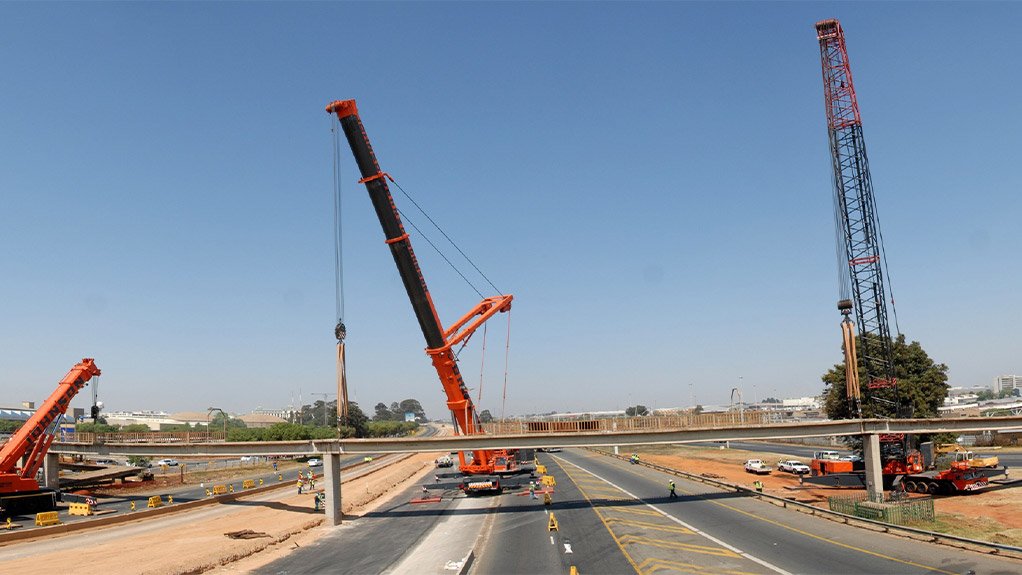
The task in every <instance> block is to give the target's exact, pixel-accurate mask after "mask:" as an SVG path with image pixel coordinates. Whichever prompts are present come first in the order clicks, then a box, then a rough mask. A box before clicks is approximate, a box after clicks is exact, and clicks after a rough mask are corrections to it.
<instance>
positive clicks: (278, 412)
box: [252, 407, 300, 421]
mask: <svg viewBox="0 0 1022 575" xmlns="http://www.w3.org/2000/svg"><path fill="white" fill-rule="evenodd" d="M252 415H272V416H274V417H279V418H280V419H283V420H284V421H295V420H297V419H298V415H300V413H299V411H298V410H297V409H295V408H294V407H285V408H283V409H264V408H262V407H260V408H257V409H254V410H252Z"/></svg>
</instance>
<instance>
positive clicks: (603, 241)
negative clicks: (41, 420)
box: [0, 2, 1022, 417]
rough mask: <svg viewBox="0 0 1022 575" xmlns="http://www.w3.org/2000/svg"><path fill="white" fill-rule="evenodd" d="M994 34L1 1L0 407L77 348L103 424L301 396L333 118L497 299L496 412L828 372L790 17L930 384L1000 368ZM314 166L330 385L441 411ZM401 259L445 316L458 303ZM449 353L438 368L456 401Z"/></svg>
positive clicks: (1000, 146)
mask: <svg viewBox="0 0 1022 575" xmlns="http://www.w3.org/2000/svg"><path fill="white" fill-rule="evenodd" d="M1020 16H1022V5H1019V4H1015V3H991V4H977V3H969V4H954V3H937V4H935V3H899V4H881V3H856V4H840V3H827V4H812V3H801V2H800V3H791V4H768V3H756V4H751V3H749V4H744V3H650V4H641V3H627V4H614V3H592V4H588V3H566V4H553V3H451V4H442V3H408V4H382V3H351V4H349V3H315V4H295V3H248V4H246V3H216V4H208V3H166V4H161V3H130V4H125V3H122V4H102V3H70V4H58V3H3V4H0V38H2V46H0V64H2V74H3V89H2V90H0V132H2V137H0V158H2V169H0V189H2V193H3V196H2V197H3V208H4V209H3V214H4V225H3V233H2V237H3V250H2V253H3V256H2V258H3V260H2V261H3V269H4V281H3V282H2V283H0V302H2V303H0V326H2V329H0V360H2V365H3V369H2V370H0V389H2V392H0V404H5V405H10V404H15V403H17V402H20V401H21V400H36V401H41V400H42V399H43V398H44V397H45V396H46V395H48V394H49V393H50V391H51V389H52V386H53V383H54V382H56V381H57V380H58V379H59V378H60V377H61V376H62V375H63V374H64V373H65V372H66V371H67V369H69V368H70V367H71V365H72V364H73V363H74V362H75V361H77V360H78V359H80V358H81V357H83V356H89V357H95V358H96V361H97V364H98V365H99V366H100V367H101V368H102V369H103V370H104V373H105V375H104V376H103V379H102V391H101V395H102V398H103V399H104V400H105V401H106V403H107V406H108V408H110V409H163V410H168V411H180V410H205V408H206V407H208V406H218V407H222V408H223V409H226V410H229V411H232V412H245V411H248V410H250V409H254V408H256V407H258V406H262V407H281V406H286V405H287V404H288V402H289V397H290V396H291V394H292V393H294V394H297V392H298V390H299V389H301V390H302V392H303V394H304V400H305V402H306V403H308V402H310V401H311V400H313V399H315V398H314V397H313V396H311V395H310V394H311V393H314V392H330V391H333V389H334V377H335V376H334V339H333V333H332V332H333V324H334V320H335V317H334V315H335V314H334V281H333V242H332V235H333V219H332V200H331V172H332V151H331V138H330V122H329V118H328V116H327V115H326V113H325V112H324V111H323V106H324V105H325V104H326V103H327V102H329V101H330V100H334V99H346V98H356V99H357V100H358V102H359V108H360V111H361V114H362V118H363V121H364V123H365V126H366V129H367V131H368V133H369V136H370V139H371V141H372V142H373V145H374V147H375V149H376V152H377V154H378V155H379V159H380V163H381V165H382V166H383V168H384V169H385V170H387V171H388V172H390V173H391V174H392V175H394V176H395V177H396V178H397V179H398V181H399V182H400V183H401V184H402V186H404V188H405V189H406V190H408V191H409V192H410V193H412V194H413V195H414V197H415V198H416V199H417V200H418V201H419V202H420V203H421V204H423V205H424V206H425V207H426V208H427V210H429V212H430V213H431V215H433V217H434V218H435V219H437V220H438V221H439V222H440V223H441V225H443V227H444V228H445V230H447V231H448V233H449V234H451V235H452V236H453V237H454V238H455V239H456V240H457V241H458V242H459V244H460V245H461V246H462V247H463V249H465V250H466V251H467V252H468V253H469V254H470V255H471V256H472V257H473V259H474V260H475V261H476V262H477V263H478V264H479V265H480V267H482V269H483V270H484V271H485V272H486V273H487V275H488V276H489V277H490V278H491V279H492V280H493V281H494V283H496V284H497V286H498V287H500V288H501V289H502V290H505V291H507V292H510V293H513V294H515V297H516V300H515V307H514V311H513V314H512V329H511V354H510V363H509V379H508V388H507V402H506V407H505V409H506V413H508V414H516V413H529V412H539V411H547V410H559V411H575V410H582V409H620V408H623V407H625V406H626V405H628V404H634V403H642V404H645V405H651V406H657V407H661V406H683V405H688V404H689V403H690V401H691V398H692V396H693V395H694V396H695V400H696V401H697V402H698V403H703V404H713V403H726V402H727V399H728V397H729V392H730V390H731V388H732V387H735V386H738V385H739V384H741V386H742V387H743V388H744V391H745V396H746V397H747V398H749V399H752V398H753V397H756V398H759V399H762V398H764V397H766V396H769V395H774V396H800V395H809V394H816V393H818V392H819V391H820V390H821V383H820V375H821V374H822V373H823V372H824V371H826V370H827V369H828V368H829V367H830V366H832V365H833V364H834V363H837V362H839V361H840V359H841V358H840V333H839V329H838V324H839V321H840V316H839V314H838V312H837V310H836V307H835V302H836V300H837V294H838V289H837V274H836V271H835V258H834V245H833V244H834V232H833V222H832V216H831V202H832V200H831V188H830V185H831V184H830V181H831V180H830V179H831V176H830V172H829V169H830V168H829V159H828V150H827V142H826V128H825V120H824V110H823V102H822V99H823V96H822V85H821V78H820V63H819V49H818V44H817V41H816V36H815V30H814V28H813V24H814V23H815V22H816V21H817V20H821V19H825V18H831V17H836V18H839V19H840V20H841V22H842V24H843V26H844V28H845V31H846V34H847V37H848V44H849V52H850V59H851V63H852V67H853V74H854V79H855V82H856V88H857V91H858V94H859V103H860V106H861V110H862V116H863V122H864V129H865V135H866V141H867V146H868V151H869V155H870V160H871V167H872V170H873V171H872V175H873V181H874V186H875V190H876V194H877V202H878V207H879V213H880V219H881V224H882V228H883V233H884V237H885V240H886V246H887V254H888V258H889V265H890V269H891V274H892V280H893V286H894V290H895V296H896V297H897V301H898V319H899V322H900V326H901V329H902V331H903V332H904V333H905V334H906V335H907V337H908V338H909V339H910V340H918V341H920V342H922V344H923V346H924V347H925V348H926V349H927V351H928V352H929V353H930V354H931V356H932V357H933V358H934V359H936V360H937V361H939V362H944V363H947V364H948V365H949V366H950V375H951V383H952V384H953V385H974V384H988V383H989V382H990V381H991V379H992V378H993V377H994V376H996V375H998V374H1002V373H1018V372H1019V371H1022V365H1020V364H1019V346H1018V339H1017V338H1018V335H1017V332H1018V325H1019V324H1020V319H1022V318H1020V313H1019V311H1018V310H1019V308H1018V305H1017V296H1016V294H1017V291H1018V286H1019V285H1020V280H1022V278H1020V268H1019V266H1018V253H1019V244H1020V237H1022V235H1020V234H1019V231H1018V230H1019V214H1020V213H1022V209H1020V208H1022V206H1020V199H1019V189H1020V187H1022V177H1020V175H1019V171H1018V169H1017V165H1018V158H1017V157H1018V150H1019V149H1022V136H1020V134H1022V131H1020V130H1019V118H1020V117H1022V104H1020V98H1019V96H1018V87H1019V64H1018V60H1017V55H1018V54H1020V53H1022V39H1020V37H1019V35H1018V34H1015V33H1012V28H1011V26H1010V25H1009V24H1008V23H1011V22H1015V21H1018V20H1019V18H1020ZM342 152H343V153H342V155H341V158H342V160H343V163H342V165H341V167H342V170H343V174H342V179H343V184H344V188H343V194H344V216H343V237H344V247H345V255H344V258H345V284H346V285H345V299H346V319H347V325H348V331H349V339H348V361H349V372H348V373H349V378H350V380H351V386H352V390H353V393H352V395H353V397H354V398H355V399H356V400H357V401H358V402H359V403H360V404H361V405H362V406H363V408H364V409H366V410H367V411H369V412H371V411H372V406H373V405H374V404H375V403H377V402H379V401H384V402H386V403H390V402H392V401H399V400H402V399H405V398H408V397H413V398H417V399H419V400H420V401H422V403H423V405H424V406H425V408H426V411H427V413H428V414H429V415H430V416H433V417H444V413H445V412H444V411H443V408H442V406H443V396H442V393H441V390H440V385H439V382H438V381H437V379H436V376H435V374H434V372H433V369H432V366H431V365H430V363H429V361H428V359H427V358H426V357H425V355H424V353H423V347H424V342H423V339H422V336H421V334H420V333H419V331H418V326H417V324H416V323H415V321H414V318H413V315H412V312H411V308H410V306H409V304H408V301H407V299H406V296H405V294H404V291H403V288H402V286H401V283H400V281H399V279H398V276H397V273H396V271H395V269H394V264H393V261H392V260H391V258H390V256H389V253H388V251H387V249H386V247H385V246H384V244H383V242H382V239H383V237H382V233H381V232H380V230H379V226H378V223H377V222H376V219H375V216H374V214H373V212H372V209H371V207H370V204H369V202H368V199H367V197H366V195H365V191H364V189H363V188H362V187H361V186H358V185H356V184H355V181H356V180H357V179H358V176H357V174H356V170H355V166H354V162H353V161H352V159H351V156H350V153H349V152H348V151H347V149H346V148H344V149H343V150H342ZM395 192H396V191H395ZM397 199H398V202H399V204H400V203H401V202H402V201H403V200H404V198H403V197H401V196H400V195H399V196H398V198H397ZM401 205H402V207H403V208H404V209H406V211H408V212H409V214H410V215H413V216H414V215H415V214H414V210H413V209H412V208H411V207H410V206H408V204H407V202H404V203H403V204H401ZM422 219H423V218H421V216H420V217H418V218H416V219H415V221H416V223H419V222H421V220H422ZM413 242H414V243H415V244H414V245H415V247H416V252H417V254H418V256H419V259H420V263H421V264H422V268H423V271H424V273H425V275H426V279H427V282H428V283H429V285H430V287H431V290H432V294H433V297H434V299H435V301H436V305H437V308H438V310H439V312H440V315H441V318H442V319H443V320H444V321H445V322H451V321H453V320H454V319H456V318H457V317H458V316H460V315H461V314H462V313H463V312H464V311H466V310H467V309H469V308H470V307H471V306H472V305H474V304H475V303H476V301H477V300H478V296H476V294H475V293H474V292H473V291H471V290H470V289H469V288H468V287H467V286H465V284H464V283H463V282H462V281H461V279H460V278H458V277H457V276H456V275H455V274H454V273H453V272H452V271H450V270H449V268H447V266H446V264H444V263H443V262H442V261H441V260H440V259H439V258H438V257H437V256H436V255H435V254H434V253H433V251H432V249H431V248H430V247H429V246H428V245H427V244H426V243H425V242H424V241H423V240H422V239H421V238H418V237H417V236H413ZM505 330H506V323H504V321H503V318H499V319H498V320H495V323H493V325H492V326H491V328H490V331H489V334H488V341H487V346H488V353H487V356H486V358H487V359H486V366H487V373H486V378H485V379H484V383H483V388H484V389H483V397H482V401H481V407H482V408H483V409H490V410H491V411H492V412H493V413H495V414H499V412H500V410H501V409H502V406H501V388H502V385H503V371H504V359H503V347H504V335H503V334H504V331H505ZM479 339H480V338H479V336H477V338H476V339H475V340H474V341H473V345H472V346H470V348H469V350H467V351H466V352H465V354H464V355H463V356H462V357H463V362H462V370H463V372H464V373H465V375H466V379H467V380H468V384H469V385H470V386H471V387H473V388H478V386H479V372H480V354H479V347H480V346H479V343H480V341H479ZM85 403H86V402H85V401H82V400H79V401H76V405H84V404H85Z"/></svg>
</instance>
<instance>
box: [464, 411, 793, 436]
mask: <svg viewBox="0 0 1022 575" xmlns="http://www.w3.org/2000/svg"><path fill="white" fill-rule="evenodd" d="M780 421H781V417H780V414H779V413H776V412H770V411H745V412H740V411H729V412H726V413H701V414H699V415H691V414H686V415H655V416H642V417H617V418H610V417H608V418H588V419H565V420H542V421H493V422H490V423H484V424H483V430H484V431H485V432H486V433H488V434H491V435H519V434H524V433H562V432H585V431H589V432H592V431H599V432H614V431H657V430H670V429H700V428H707V429H711V428H716V427H724V426H727V427H735V426H738V427H741V426H743V425H763V424H767V423H779V422H780Z"/></svg>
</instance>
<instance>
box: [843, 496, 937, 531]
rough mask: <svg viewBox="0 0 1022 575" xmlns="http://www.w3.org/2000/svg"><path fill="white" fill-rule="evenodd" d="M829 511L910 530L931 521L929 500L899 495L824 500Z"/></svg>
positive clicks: (931, 505)
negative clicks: (909, 528)
mask: <svg viewBox="0 0 1022 575" xmlns="http://www.w3.org/2000/svg"><path fill="white" fill-rule="evenodd" d="M827 505H828V506H829V507H830V510H831V511H836V512H837V513H844V514H845V515H851V516H853V517H861V518H863V519H872V520H873V521H880V522H882V523H889V524H891V525H900V526H903V527H913V526H917V525H920V524H924V523H930V522H932V521H933V520H934V518H935V515H934V511H933V498H932V497H908V496H906V495H903V494H899V493H898V492H894V493H885V494H883V495H880V496H879V497H877V498H874V499H871V498H870V497H869V495H868V494H866V493H857V494H854V495H838V496H834V497H828V498H827Z"/></svg>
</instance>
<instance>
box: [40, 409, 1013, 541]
mask: <svg viewBox="0 0 1022 575" xmlns="http://www.w3.org/2000/svg"><path fill="white" fill-rule="evenodd" d="M1018 429H1022V416H1011V417H982V418H980V417H969V418H956V419H862V420H858V419H848V420H839V421H821V422H810V423H771V424H764V423H758V422H757V423H754V424H745V425H741V424H739V425H733V426H726V427H706V428H684V429H650V430H644V431H601V432H579V433H519V434H505V435H472V436H437V437H423V438H397V439H342V440H337V439H318V440H306V441H269V442H233V443H228V442H225V443H186V442H180V441H178V442H172V443H138V442H130V443H127V442H125V443H120V442H118V443H114V442H101V441H90V442H61V443H54V444H53V446H52V447H51V448H50V452H49V453H50V455H51V456H55V455H56V454H65V455H72V454H83V455H84V454H93V455H139V456H150V457H151V456H214V457H215V456H241V455H320V456H322V457H323V459H324V475H325V482H324V483H325V489H326V495H327V502H326V504H327V508H326V510H327V523H328V524H330V525H337V524H339V523H340V520H341V513H340V508H341V484H340V456H341V455H342V454H363V453H364V454H377V453H431V452H451V451H475V450H488V449H521V448H537V447H592V446H615V445H617V446H626V445H649V444H664V443H694V442H700V441H740V440H756V439H793V438H806V437H831V436H850V435H855V436H863V438H864V442H863V443H864V445H865V451H866V453H865V456H866V457H865V458H866V464H867V482H868V483H869V481H868V477H869V474H870V471H871V469H870V468H871V467H872V468H874V469H875V475H876V478H879V477H880V475H879V473H880V472H879V469H880V465H879V443H878V438H879V437H880V435H883V434H893V433H907V434H922V433H956V434H957V433H963V432H983V431H1007V430H1018ZM871 462H872V463H873V464H872V465H871V464H870V463H871ZM47 467H49V466H47ZM54 468H55V467H54ZM881 483H882V482H881V481H880V480H879V479H877V480H876V481H875V485H877V486H879V485H880V484H881Z"/></svg>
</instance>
